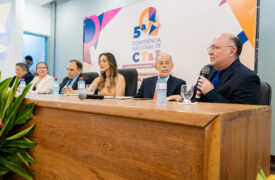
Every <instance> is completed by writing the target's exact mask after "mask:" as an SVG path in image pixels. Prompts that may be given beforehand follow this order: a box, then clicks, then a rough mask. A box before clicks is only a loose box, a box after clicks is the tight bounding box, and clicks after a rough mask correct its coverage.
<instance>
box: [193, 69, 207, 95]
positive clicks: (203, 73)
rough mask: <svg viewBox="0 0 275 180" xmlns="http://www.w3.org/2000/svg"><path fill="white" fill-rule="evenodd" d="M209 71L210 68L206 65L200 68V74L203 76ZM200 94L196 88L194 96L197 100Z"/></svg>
mask: <svg viewBox="0 0 275 180" xmlns="http://www.w3.org/2000/svg"><path fill="white" fill-rule="evenodd" d="M209 72H210V68H209V66H208V65H206V66H204V67H203V68H202V69H201V75H202V76H203V77H206V76H207V75H208V74H209ZM201 94H202V92H201V90H199V89H197V92H196V97H195V98H196V99H197V100H199V99H200V98H201Z"/></svg>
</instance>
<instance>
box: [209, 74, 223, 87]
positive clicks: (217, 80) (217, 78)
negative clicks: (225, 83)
mask: <svg viewBox="0 0 275 180" xmlns="http://www.w3.org/2000/svg"><path fill="white" fill-rule="evenodd" d="M220 74H221V71H217V74H216V76H215V77H214V79H213V80H212V82H211V83H212V84H213V86H214V87H216V85H217V84H218V82H219V79H220Z"/></svg>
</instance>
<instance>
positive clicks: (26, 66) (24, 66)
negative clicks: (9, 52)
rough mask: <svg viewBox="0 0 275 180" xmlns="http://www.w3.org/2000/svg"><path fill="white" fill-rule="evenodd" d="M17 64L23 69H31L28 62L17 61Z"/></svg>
mask: <svg viewBox="0 0 275 180" xmlns="http://www.w3.org/2000/svg"><path fill="white" fill-rule="evenodd" d="M16 66H19V67H20V68H21V69H22V70H23V71H25V70H26V71H29V67H28V65H27V63H23V62H19V63H16Z"/></svg>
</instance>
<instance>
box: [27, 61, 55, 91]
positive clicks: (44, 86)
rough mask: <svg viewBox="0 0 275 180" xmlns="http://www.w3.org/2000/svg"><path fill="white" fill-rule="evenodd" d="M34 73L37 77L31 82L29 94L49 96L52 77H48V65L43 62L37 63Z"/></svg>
mask: <svg viewBox="0 0 275 180" xmlns="http://www.w3.org/2000/svg"><path fill="white" fill-rule="evenodd" d="M36 73H37V74H38V76H36V77H35V78H34V79H33V80H32V82H31V83H32V86H31V88H30V92H31V93H37V94H38V93H41V94H50V93H51V92H52V87H53V77H52V76H50V75H48V65H47V64H46V63H44V62H39V63H38V64H37V65H36Z"/></svg>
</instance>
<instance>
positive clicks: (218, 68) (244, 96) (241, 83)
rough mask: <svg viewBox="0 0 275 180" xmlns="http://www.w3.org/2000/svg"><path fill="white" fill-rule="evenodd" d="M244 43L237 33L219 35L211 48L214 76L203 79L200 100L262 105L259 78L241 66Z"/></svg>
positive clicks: (200, 86) (198, 85)
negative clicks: (259, 98) (240, 57)
mask: <svg viewBox="0 0 275 180" xmlns="http://www.w3.org/2000/svg"><path fill="white" fill-rule="evenodd" d="M241 51H242V43H241V40H240V39H239V38H238V37H236V36H235V35H233V34H221V35H219V36H217V37H216V38H215V39H214V40H213V42H212V43H211V45H210V47H209V51H208V54H209V56H210V65H209V67H210V73H209V74H208V75H207V77H203V76H200V77H199V80H198V83H197V86H196V87H195V91H194V92H197V89H199V90H201V92H202V96H201V98H200V99H199V101H202V102H217V103H236V104H258V94H259V89H260V79H259V77H258V76H257V75H256V74H255V73H254V72H253V71H251V70H250V69H248V68H247V67H245V66H244V65H243V64H241V62H240V59H239V56H240V54H241Z"/></svg>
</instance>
